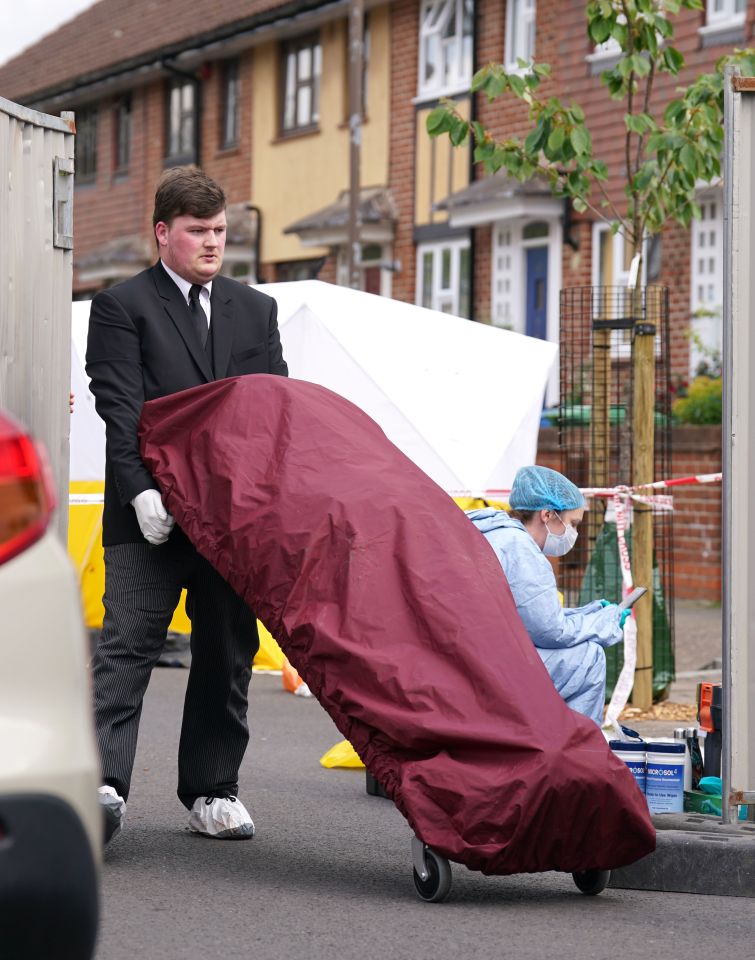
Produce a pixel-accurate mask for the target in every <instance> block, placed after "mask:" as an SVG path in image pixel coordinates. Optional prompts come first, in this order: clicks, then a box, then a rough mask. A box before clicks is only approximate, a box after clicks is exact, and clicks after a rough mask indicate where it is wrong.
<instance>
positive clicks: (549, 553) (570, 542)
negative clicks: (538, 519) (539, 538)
mask: <svg viewBox="0 0 755 960" xmlns="http://www.w3.org/2000/svg"><path fill="white" fill-rule="evenodd" d="M556 516H557V517H558V514H556ZM558 519H559V520H561V517H558ZM561 523H564V521H563V520H561ZM545 529H546V530H547V531H548V536H547V537H546V538H545V543H544V544H543V553H544V554H545V555H546V557H563V556H564V554H567V553H568V552H569V551H570V550H571V549H572V547H573V546H574V544H575V543H576V542H577V537H578V536H579V533H578V531H577V528H576V527H572V526H571V524H569V525H568V526H567V524H565V523H564V532H563V533H560V534H555V533H551V531H550V528H549V527H548V524H547V523H546V524H545Z"/></svg>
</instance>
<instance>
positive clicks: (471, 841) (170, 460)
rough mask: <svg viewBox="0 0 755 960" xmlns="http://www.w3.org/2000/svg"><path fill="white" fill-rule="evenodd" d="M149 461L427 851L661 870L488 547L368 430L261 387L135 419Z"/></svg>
mask: <svg viewBox="0 0 755 960" xmlns="http://www.w3.org/2000/svg"><path fill="white" fill-rule="evenodd" d="M141 441H142V456H143V457H144V460H145V462H146V464H147V466H148V468H149V470H150V471H151V472H152V474H153V475H154V476H155V478H156V479H157V482H158V483H159V485H160V488H161V490H162V491H163V494H164V498H165V503H166V505H167V508H168V509H169V510H170V512H171V513H172V514H173V516H174V517H175V518H176V521H177V522H178V523H179V524H180V526H181V527H182V528H183V529H184V530H185V531H186V533H187V534H188V536H189V537H190V538H191V540H192V541H193V542H194V544H195V545H196V547H197V549H198V550H199V551H200V553H202V554H203V555H204V556H205V557H206V558H207V559H208V560H209V561H210V562H211V563H213V564H214V566H215V567H216V568H217V569H218V570H219V571H220V573H221V574H222V575H223V576H224V577H225V578H226V579H227V580H228V581H229V582H230V583H231V585H232V586H233V587H234V588H235V589H236V590H237V592H238V593H239V594H241V595H242V596H243V597H244V599H245V600H246V601H247V602H248V603H249V605H250V606H251V607H252V608H253V609H254V610H255V611H256V613H257V615H258V617H259V618H260V620H261V621H262V622H263V623H264V624H265V626H266V627H267V628H268V629H269V630H270V632H271V633H272V634H273V636H274V637H276V638H277V640H278V641H279V643H280V645H281V647H282V648H283V650H284V651H285V653H286V656H287V657H288V658H289V660H290V661H291V663H292V664H293V665H294V666H295V667H296V669H297V670H298V671H299V673H300V674H301V676H302V677H303V678H304V680H305V681H306V682H307V683H308V684H309V687H310V689H311V690H312V692H313V694H314V695H315V696H316V697H317V699H318V700H319V701H320V703H321V704H322V705H323V707H324V708H325V709H326V710H327V711H328V713H329V714H330V716H331V717H332V718H333V720H334V721H335V723H336V725H337V727H338V729H339V730H340V731H341V733H342V734H343V736H344V737H346V738H347V739H348V740H350V741H351V743H352V745H353V746H354V748H355V749H356V751H357V753H358V754H359V755H360V757H361V758H362V759H363V760H364V763H365V764H366V766H367V769H368V770H369V771H370V772H371V773H372V774H373V775H374V776H375V777H376V778H377V779H378V780H379V781H380V782H381V783H382V784H383V785H384V786H385V788H386V790H387V792H388V794H389V795H390V796H391V797H392V798H393V801H394V802H395V804H396V806H397V807H398V808H399V810H400V811H401V813H402V814H403V815H404V816H405V817H406V819H407V820H408V821H409V824H410V825H411V827H412V829H413V830H414V831H415V833H416V834H417V836H418V837H420V838H421V839H422V840H423V841H424V842H425V843H427V844H429V845H430V846H431V847H433V848H434V849H435V850H437V851H438V852H440V853H442V854H444V855H445V856H446V857H448V858H450V859H451V860H456V861H458V862H460V863H464V864H466V865H467V866H468V867H470V868H472V869H475V870H481V871H482V872H483V873H499V874H509V873H518V872H525V871H541V870H565V871H575V870H584V869H588V868H601V869H610V868H611V867H618V866H620V865H623V864H626V863H630V862H632V861H634V860H636V859H638V858H639V857H642V856H644V855H645V854H647V853H649V852H651V851H652V850H653V849H654V847H655V831H654V829H653V826H652V824H651V821H650V817H649V815H648V810H647V805H646V802H645V799H644V797H643V796H642V793H641V792H640V790H639V788H638V787H637V786H636V784H635V781H634V778H633V777H632V775H631V773H630V772H629V770H628V768H627V767H626V766H625V764H624V763H622V762H621V761H620V760H617V759H616V758H615V757H614V756H613V754H612V753H611V751H610V750H609V748H608V746H607V744H606V742H605V739H604V737H603V736H602V734H601V732H600V731H599V730H598V728H597V726H596V725H595V724H594V723H593V722H592V721H591V720H588V719H586V718H585V717H583V716H581V715H580V714H577V713H575V712H573V711H572V710H570V709H569V708H568V707H567V706H566V705H565V704H564V702H563V701H562V700H561V698H560V697H559V696H558V694H557V693H556V692H555V689H554V687H553V684H552V682H551V680H550V677H549V676H548V673H547V672H546V670H545V667H544V666H543V664H542V662H541V660H540V658H539V656H538V655H537V653H536V651H535V649H534V647H533V645H532V642H531V641H530V639H529V637H528V635H527V633H526V632H525V629H524V626H523V625H522V622H521V620H520V619H519V616H518V614H517V612H516V609H515V606H514V601H513V599H512V596H511V592H510V590H509V588H508V584H507V582H506V579H505V576H504V574H503V571H502V570H501V567H500V565H499V563H498V560H497V558H496V556H495V554H494V553H493V551H492V550H491V548H490V546H489V545H488V544H487V542H486V541H485V539H484V537H483V536H482V535H481V534H480V533H479V531H478V530H477V529H476V528H475V527H474V526H473V524H472V523H470V521H469V520H468V519H467V518H466V517H465V515H464V513H463V512H462V511H461V510H460V509H459V508H458V507H457V506H456V504H455V503H454V502H453V501H452V500H451V499H450V498H449V497H448V495H447V494H446V493H445V492H444V491H443V490H441V489H440V488H439V487H438V486H436V484H435V483H433V481H432V480H430V479H429V478H428V477H427V476H426V475H425V474H424V473H423V472H422V471H421V470H420V469H419V468H418V467H416V466H415V465H414V464H413V463H412V462H411V461H410V460H409V459H408V458H407V457H406V456H404V454H403V453H401V452H400V451H399V450H398V449H397V448H396V447H395V446H394V445H393V444H392V443H391V442H390V441H389V440H388V439H387V438H386V437H385V435H384V433H383V432H382V430H381V429H380V427H379V426H378V425H377V424H376V423H375V422H374V421H373V420H371V419H370V418H369V417H368V416H367V415H366V414H364V413H363V412H362V411H361V410H359V409H358V408H357V407H355V406H354V405H353V404H351V403H350V402H349V401H347V400H344V399H343V398H342V397H340V396H338V395H337V394H334V393H332V392H331V391H329V390H327V389H325V388H324V387H320V386H317V385H315V384H311V383H305V382H302V381H297V380H292V379H286V378H284V377H275V376H266V375H259V374H258V375H254V376H248V377H238V378H233V379H227V380H220V381H217V382H215V383H210V384H206V385H204V386H201V387H196V388H193V389H191V390H186V391H184V392H182V393H178V394H174V395H173V396H170V397H166V398H164V399H161V400H154V401H152V402H150V403H148V404H146V405H145V407H144V412H143V415H142V432H141Z"/></svg>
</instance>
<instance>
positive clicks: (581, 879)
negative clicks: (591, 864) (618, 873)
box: [572, 870, 611, 897]
mask: <svg viewBox="0 0 755 960" xmlns="http://www.w3.org/2000/svg"><path fill="white" fill-rule="evenodd" d="M572 877H573V879H574V882H575V883H576V885H577V889H578V890H580V891H581V892H582V893H584V895H585V896H586V897H596V896H597V895H598V894H599V893H602V892H603V891H604V890H605V889H606V887H607V886H608V883H609V881H610V879H611V871H610V870H580V871H579V872H578V873H573V874H572Z"/></svg>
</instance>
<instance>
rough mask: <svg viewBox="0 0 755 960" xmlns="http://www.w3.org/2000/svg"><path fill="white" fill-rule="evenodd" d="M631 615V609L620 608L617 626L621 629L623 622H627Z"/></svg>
mask: <svg viewBox="0 0 755 960" xmlns="http://www.w3.org/2000/svg"><path fill="white" fill-rule="evenodd" d="M631 616H632V611H631V610H622V611H621V614H620V615H619V626H620V627H621V629H622V630H623V629H624V624H625V623H626V622H627V620H628V619H629V618H630V617H631Z"/></svg>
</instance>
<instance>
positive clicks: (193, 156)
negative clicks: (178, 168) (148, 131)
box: [166, 80, 197, 164]
mask: <svg viewBox="0 0 755 960" xmlns="http://www.w3.org/2000/svg"><path fill="white" fill-rule="evenodd" d="M196 104H197V92H196V84H195V82H194V81H193V80H174V81H173V82H172V83H171V85H170V87H169V88H168V130H167V141H168V150H167V153H166V159H167V160H169V161H170V162H171V163H176V164H177V163H195V162H196V160H197V144H196V129H197V120H196Z"/></svg>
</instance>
